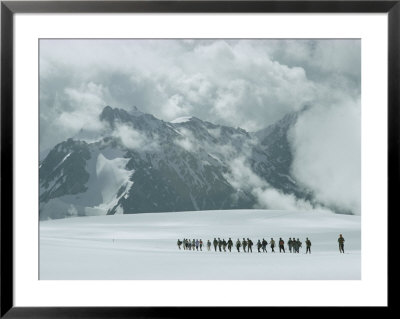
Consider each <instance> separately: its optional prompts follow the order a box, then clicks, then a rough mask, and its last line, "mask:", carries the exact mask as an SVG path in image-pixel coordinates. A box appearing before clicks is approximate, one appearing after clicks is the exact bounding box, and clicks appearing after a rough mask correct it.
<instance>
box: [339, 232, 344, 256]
mask: <svg viewBox="0 0 400 319" xmlns="http://www.w3.org/2000/svg"><path fill="white" fill-rule="evenodd" d="M338 243H339V252H340V253H343V254H344V238H343V236H342V234H340V235H339V238H338Z"/></svg>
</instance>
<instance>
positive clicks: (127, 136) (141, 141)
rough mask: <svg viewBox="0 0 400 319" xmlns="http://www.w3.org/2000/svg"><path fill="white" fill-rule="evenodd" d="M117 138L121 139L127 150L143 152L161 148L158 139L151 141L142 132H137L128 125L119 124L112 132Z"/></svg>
mask: <svg viewBox="0 0 400 319" xmlns="http://www.w3.org/2000/svg"><path fill="white" fill-rule="evenodd" d="M112 134H113V136H114V137H115V138H117V139H119V140H120V141H121V143H122V145H124V146H125V147H126V148H127V149H130V150H142V151H150V150H156V149H158V147H159V144H158V139H157V138H154V137H153V138H152V139H149V138H148V137H147V136H145V135H144V134H142V133H141V132H139V131H137V130H135V129H134V128H133V127H131V126H130V125H127V124H122V123H120V124H117V125H116V127H115V129H114V130H113V131H112Z"/></svg>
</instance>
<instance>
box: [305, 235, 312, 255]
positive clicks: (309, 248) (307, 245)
mask: <svg viewBox="0 0 400 319" xmlns="http://www.w3.org/2000/svg"><path fill="white" fill-rule="evenodd" d="M306 247H307V248H306V254H307V252H310V254H311V240H309V239H308V237H307V238H306Z"/></svg>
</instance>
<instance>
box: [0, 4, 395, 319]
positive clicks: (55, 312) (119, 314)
mask: <svg viewBox="0 0 400 319" xmlns="http://www.w3.org/2000/svg"><path fill="white" fill-rule="evenodd" d="M122 12H150V13H155V12H157V13H200V12H203V13H213V12H217V13H224V12H238V13H243V12H246V13H256V12H269V13H300V12H301V13H387V14H388V37H389V38H388V128H389V132H388V152H389V153H388V160H389V162H388V170H389V171H388V208H389V209H388V218H389V223H388V225H393V215H394V214H396V213H397V206H398V205H397V197H398V194H397V192H398V191H397V190H398V189H399V186H400V185H399V184H400V183H399V144H400V134H399V133H400V126H399V120H400V117H399V115H400V114H399V113H400V112H399V106H400V0H396V1H365V0H360V1H1V220H0V221H1V281H0V285H1V290H0V292H1V297H0V298H1V300H0V301H1V309H0V310H1V311H0V317H1V318H3V317H5V318H161V317H163V318H178V317H185V318H189V317H200V316H201V317H204V316H205V315H207V314H213V315H218V316H231V315H232V316H233V315H246V316H249V315H250V316H251V315H252V314H255V312H261V314H262V313H264V314H267V313H268V315H269V316H270V315H278V313H280V311H281V310H279V309H278V308H276V307H275V308H268V309H266V308H263V307H261V308H258V307H252V308H251V309H245V308H212V309H211V308H207V307H204V308H196V309H194V308H191V307H187V308H184V307H167V308H166V307H162V308H159V307H156V308H145V307H83V308H82V307H33V308H24V307H15V306H14V303H13V266H14V265H13V160H14V158H13V129H14V126H13V19H14V14H16V13H122ZM388 228H389V227H388ZM389 230H390V229H388V231H389ZM388 234H389V237H388V239H387V240H388V247H389V252H390V243H391V240H390V234H391V232H389V233H388ZM381 240H382V239H381ZM389 262H390V258H389V256H388V265H389ZM388 271H389V269H388ZM389 284H390V280H388V287H389ZM389 292H390V289H389ZM238 293H242V292H238ZM390 296H391V295H389V299H388V307H382V308H380V310H382V309H383V310H385V311H387V310H389V309H391V308H390V306H391V305H392V303H391V298H390ZM283 298H284V296H283ZM316 309H319V310H320V311H321V313H322V312H323V313H324V315H325V314H326V309H325V308H316ZM290 310H291V311H296V312H297V314H296V315H306V314H307V315H309V309H308V308H307V307H304V308H294V307H291V308H290ZM342 310H343V309H340V308H339V307H336V308H332V309H330V312H331V313H333V314H335V313H337V314H338V315H339V314H340V312H341V311H342ZM357 311H359V309H358V310H357ZM367 311H369V312H370V311H371V309H367ZM259 315H260V314H257V316H259Z"/></svg>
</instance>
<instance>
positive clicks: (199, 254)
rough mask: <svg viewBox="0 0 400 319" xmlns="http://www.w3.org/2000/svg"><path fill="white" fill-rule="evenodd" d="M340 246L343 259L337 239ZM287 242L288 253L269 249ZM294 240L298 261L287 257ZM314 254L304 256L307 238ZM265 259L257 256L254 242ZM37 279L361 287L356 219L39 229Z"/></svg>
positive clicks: (136, 218) (167, 220)
mask: <svg viewBox="0 0 400 319" xmlns="http://www.w3.org/2000/svg"><path fill="white" fill-rule="evenodd" d="M339 234H343V237H344V238H345V240H346V242H345V247H344V248H345V252H346V253H345V254H340V253H339V250H338V243H337V238H338V236H339ZM214 237H217V238H218V237H220V238H221V239H223V238H225V240H228V238H229V237H231V238H232V240H233V242H234V243H235V242H236V240H237V239H238V238H240V239H241V240H242V239H243V237H245V238H247V237H249V238H250V239H252V241H253V243H254V246H253V253H243V252H242V250H241V252H240V253H238V252H237V250H236V248H235V246H234V247H233V248H234V249H233V250H232V252H231V253H229V252H226V253H224V252H222V253H220V252H214V251H213V247H212V251H210V252H208V251H207V247H206V245H205V246H204V247H203V251H188V250H183V249H181V250H179V249H178V247H177V244H176V242H177V239H178V238H180V239H181V240H182V239H183V238H189V239H202V240H203V242H204V244H206V242H207V239H209V240H210V241H211V242H212V240H213V239H214ZM271 237H273V238H274V240H275V242H276V244H277V243H278V240H279V237H282V238H283V239H284V240H285V249H286V253H285V254H283V253H279V248H278V247H275V253H271V248H270V246H269V241H270V239H271ZM289 237H292V238H293V237H295V238H300V241H302V243H303V247H302V248H301V249H300V254H290V253H289V252H288V247H287V240H288V239H289ZM306 237H308V238H309V239H310V240H311V242H312V247H311V251H312V254H311V255H309V254H305V243H304V242H305V238H306ZM262 238H265V239H266V240H267V241H268V246H267V249H268V253H258V252H257V246H256V243H257V241H258V239H260V240H262ZM40 279H80V280H81V279H83V280H85V279H96V280H102V279H121V280H122V279H124V280H126V279H134V280H138V279H144V280H148V279H157V280H159V279H174V280H175V279H189V280H190V279H255V280H256V279H257V280H259V279H267V280H275V279H280V280H281V279H304V280H308V279H322V280H324V279H350V280H352V279H353V280H354V279H361V218H360V216H351V215H338V214H329V213H322V212H295V211H276V210H275V211H269V210H231V211H195V212H177V213H147V214H133V215H113V216H90V217H73V218H68V219H58V220H48V221H41V222H40Z"/></svg>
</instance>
